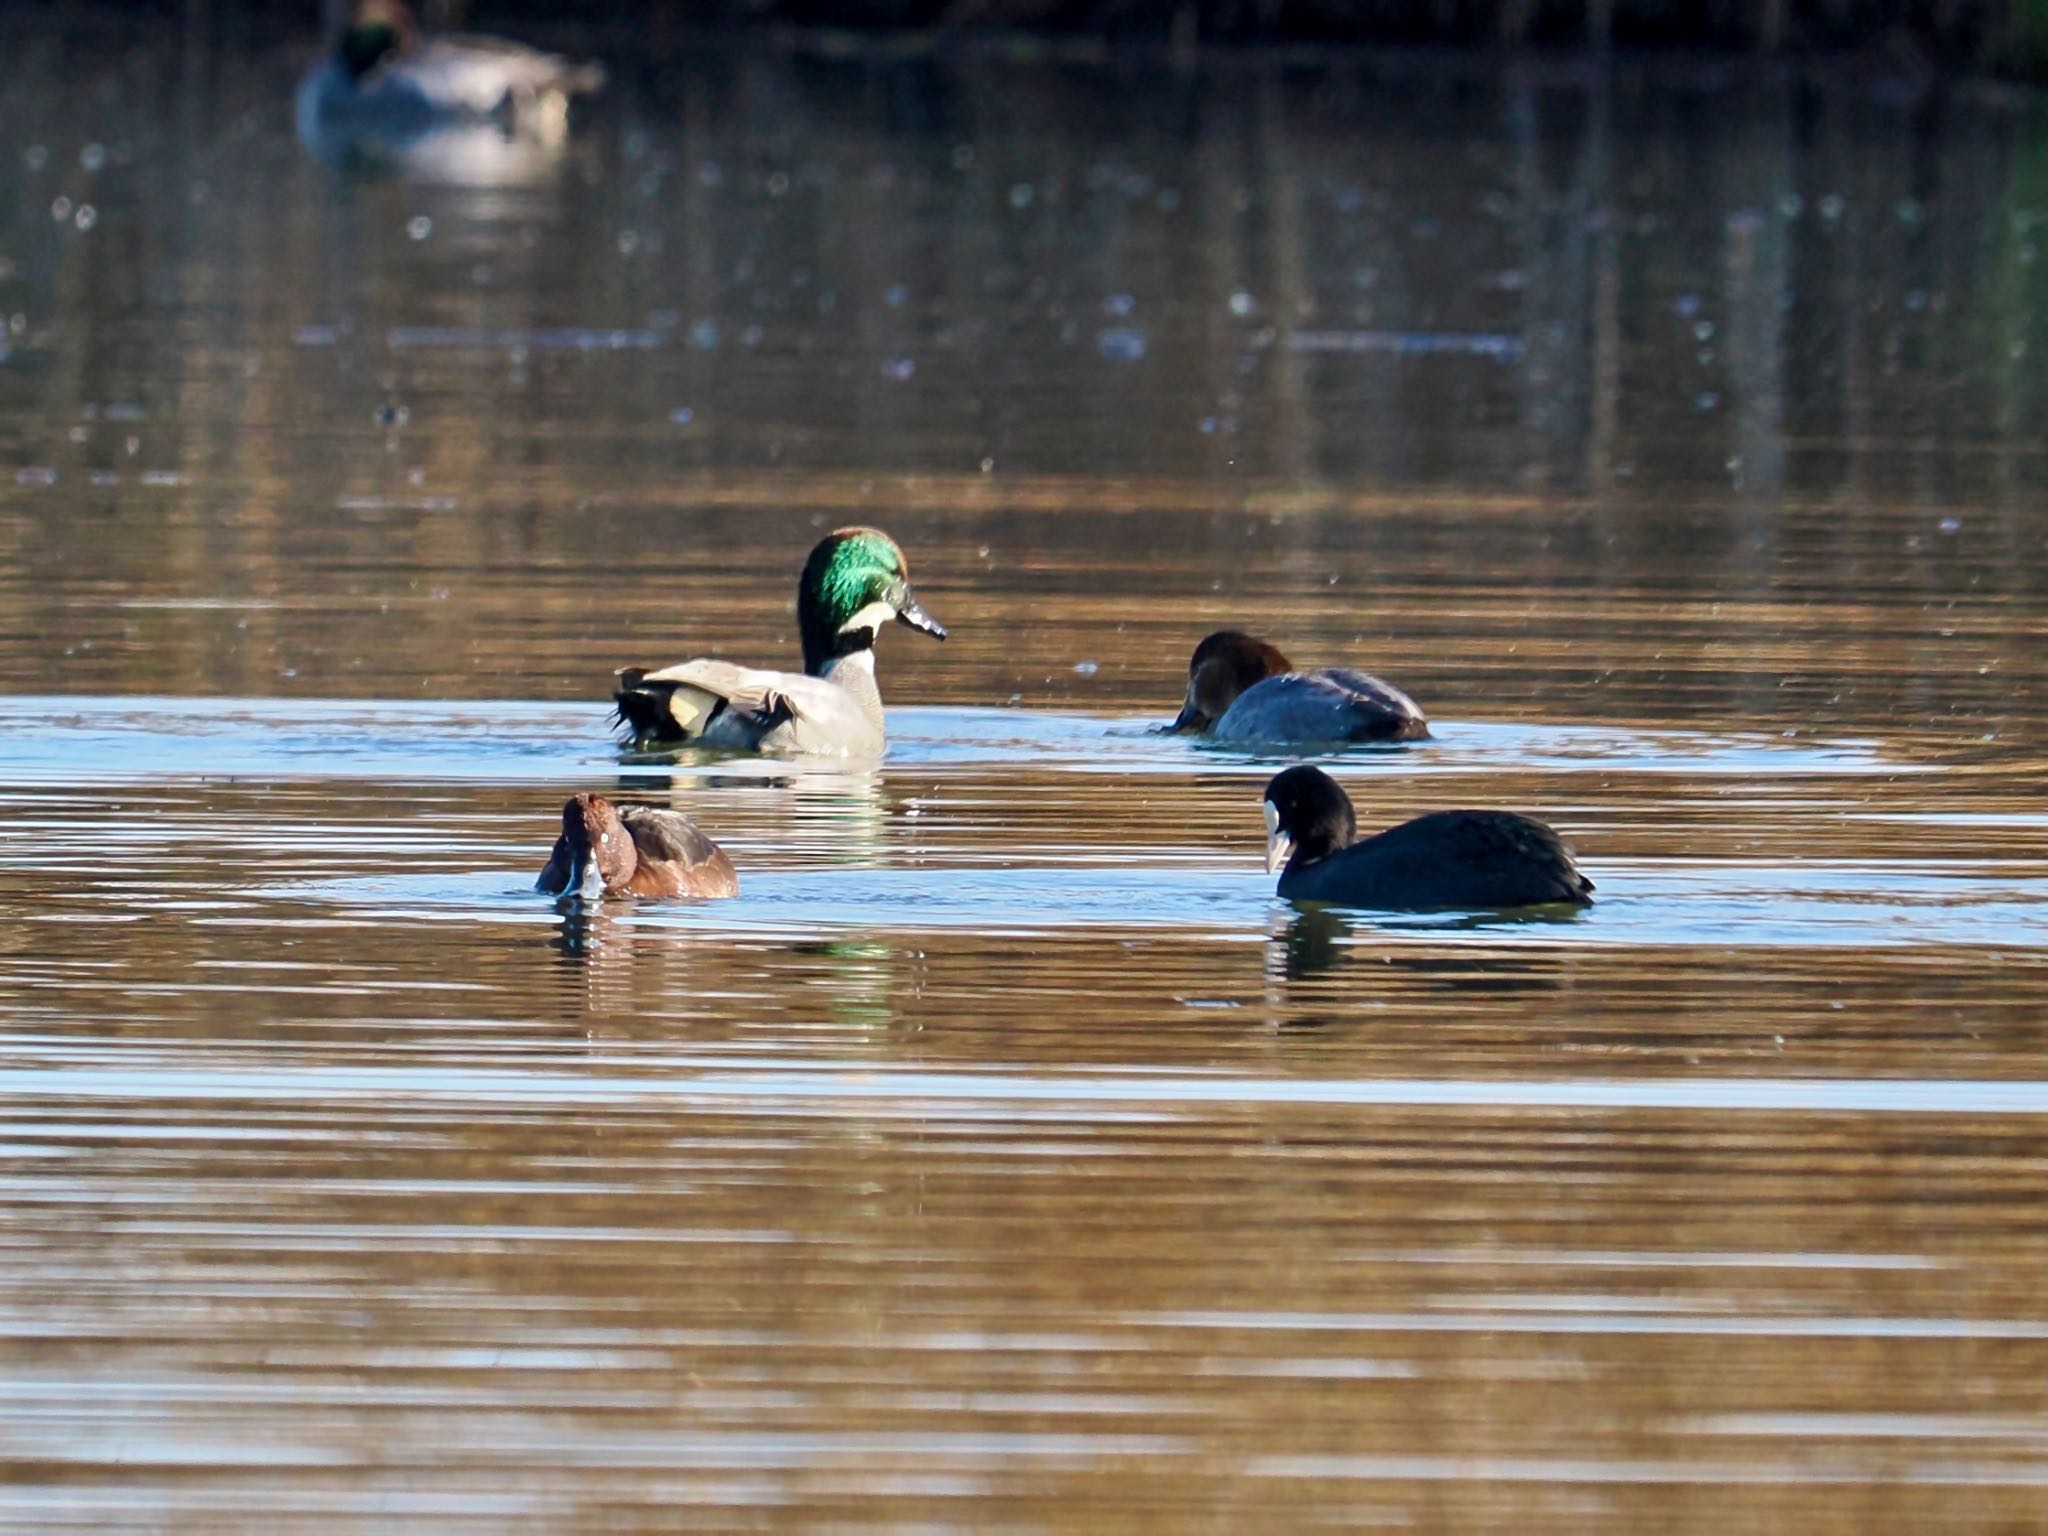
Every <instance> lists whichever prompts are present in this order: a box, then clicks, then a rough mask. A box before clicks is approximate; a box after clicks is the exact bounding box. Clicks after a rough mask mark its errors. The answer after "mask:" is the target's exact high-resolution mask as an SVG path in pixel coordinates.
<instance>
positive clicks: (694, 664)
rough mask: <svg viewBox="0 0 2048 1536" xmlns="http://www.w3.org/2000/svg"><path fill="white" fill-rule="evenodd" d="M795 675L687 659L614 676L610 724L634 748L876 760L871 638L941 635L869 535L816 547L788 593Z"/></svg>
mask: <svg viewBox="0 0 2048 1536" xmlns="http://www.w3.org/2000/svg"><path fill="white" fill-rule="evenodd" d="M796 617H797V629H798V631H799V632H800V633H801V635H802V637H803V648H804V669H803V671H801V672H763V671H757V670H755V669H754V668H752V667H741V666H735V665H734V664H733V663H731V662H729V661H715V660H712V659H711V658H709V657H699V658H698V659H697V660H695V661H684V662H678V663H677V664H676V665H675V666H672V667H663V668H662V669H661V670H660V671H658V672H650V671H648V670H647V669H645V668H643V667H625V668H622V669H621V670H620V671H619V674H618V678H619V687H618V692H617V693H615V694H614V695H613V697H614V698H615V699H616V700H617V702H618V714H617V719H618V722H619V723H620V724H622V725H624V726H627V727H628V728H630V730H631V732H632V740H633V742H634V744H635V745H638V746H643V747H645V746H657V747H659V746H703V747H727V748H732V749H735V750H738V751H744V752H771V753H811V754H818V755H824V756H836V757H876V756H879V755H880V754H881V751H882V746H883V741H884V733H883V727H882V692H881V689H880V688H879V687H877V686H876V683H875V637H876V636H877V635H878V634H879V633H880V632H881V629H882V626H883V625H884V624H886V623H888V622H889V621H890V620H891V619H894V620H895V621H896V622H897V623H899V624H907V625H909V626H910V627H911V628H912V629H921V630H923V631H924V632H925V633H926V634H928V635H930V636H931V637H932V638H933V639H935V640H943V639H945V638H946V629H945V626H944V625H943V624H941V623H939V621H938V620H937V619H935V618H933V617H932V616H931V615H930V614H928V613H926V612H925V611H924V609H923V608H922V607H921V606H920V605H919V603H918V601H917V598H916V597H915V596H914V595H913V594H912V593H911V590H910V579H909V566H908V563H907V562H906V561H905V560H904V558H903V551H902V550H901V549H899V548H897V546H896V541H895V540H894V539H892V538H890V537H889V536H888V535H887V534H886V533H883V532H882V531H881V530H880V529H879V528H840V529H837V530H835V531H834V532H832V533H830V534H827V535H826V536H825V537H824V538H823V539H820V540H819V541H818V544H817V547H816V548H815V549H813V550H812V551H811V556H810V559H808V560H806V561H805V562H804V570H803V575H802V576H800V577H799V578H798V579H797V588H796Z"/></svg>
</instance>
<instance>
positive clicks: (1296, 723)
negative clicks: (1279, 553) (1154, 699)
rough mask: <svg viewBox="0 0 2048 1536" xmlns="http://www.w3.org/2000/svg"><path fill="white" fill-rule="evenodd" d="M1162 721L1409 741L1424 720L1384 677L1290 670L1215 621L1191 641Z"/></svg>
mask: <svg viewBox="0 0 2048 1536" xmlns="http://www.w3.org/2000/svg"><path fill="white" fill-rule="evenodd" d="M1169 729H1171V730H1175V731H1191V732H1200V733H1204V734H1206V735H1208V736H1209V737H1211V738H1212V739H1213V740H1216V741H1244V742H1351V741H1416V740H1420V739H1421V738H1423V737H1426V736H1427V735H1429V722H1428V721H1427V720H1425V719H1424V718H1423V715H1422V711H1421V710H1420V709H1418V708H1416V705H1415V701H1414V700H1413V699H1411V698H1409V697H1408V695H1407V694H1405V693H1403V692H1402V691H1401V690H1400V689H1398V688H1396V687H1394V686H1393V685H1392V684H1391V683H1383V682H1381V681H1380V680H1379V679H1378V678H1376V677H1373V676H1370V675H1369V674H1367V673H1364V672H1359V671H1356V670H1354V669H1353V668H1350V667H1321V668H1318V669H1317V670H1316V671H1314V672H1297V671H1295V670H1294V667H1293V665H1292V663H1290V662H1289V661H1288V659H1287V658H1286V657H1285V656H1283V655H1281V654H1280V651H1279V649H1278V647H1276V646H1272V645H1269V644H1267V643H1266V642H1265V641H1264V640H1259V639H1255V638H1254V637H1253V636H1251V635H1247V634H1245V633H1243V632H1242V631H1241V630H1235V629H1219V630H1218V631H1217V632H1216V633H1215V634H1213V635H1210V636H1209V637H1208V638H1207V639H1205V640H1204V641H1203V642H1202V643H1201V644H1200V645H1198V646H1196V647H1195V654H1194V655H1193V656H1192V657H1191V658H1190V659H1189V661H1188V691H1187V697H1186V699H1185V700H1184V701H1183V703H1182V704H1181V710H1180V715H1179V718H1177V719H1176V720H1175V721H1174V722H1173V724H1172V726H1170V727H1169Z"/></svg>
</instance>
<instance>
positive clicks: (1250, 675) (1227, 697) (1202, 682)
mask: <svg viewBox="0 0 2048 1536" xmlns="http://www.w3.org/2000/svg"><path fill="white" fill-rule="evenodd" d="M1293 670H1294V669H1293V667H1292V666H1290V665H1289V664H1288V661H1287V658H1286V657H1285V656H1283V655H1281V654H1280V648H1279V647H1278V646H1274V645H1268V644H1267V643H1266V642H1265V641H1263V640H1261V639H1258V638H1257V637H1256V636H1253V635H1248V634H1246V633H1245V632H1244V631H1243V630H1241V629H1219V630H1217V631H1216V633H1215V634H1213V635H1210V636H1209V637H1207V638H1206V639H1205V640H1203V641H1202V643H1201V644H1200V645H1198V646H1196V647H1195V654H1194V655H1193V656H1191V657H1189V658H1188V691H1187V697H1186V699H1185V700H1184V701H1183V702H1182V704H1181V707H1180V718H1179V719H1177V720H1175V721H1174V722H1173V725H1172V729H1173V730H1176V731H1206V730H1207V729H1209V727H1210V726H1212V725H1214V724H1215V723H1216V722H1217V721H1218V720H1220V719H1221V718H1222V717H1223V712H1224V711H1225V710H1227V709H1229V708H1230V706H1231V705H1232V704H1234V703H1236V702H1237V696H1238V695H1239V694H1240V693H1243V692H1244V691H1245V689H1247V688H1249V687H1251V685H1252V684H1253V683H1257V682H1263V681H1264V680H1265V679H1267V678H1269V677H1278V676H1280V675H1281V674H1282V673H1284V672H1291V671H1293Z"/></svg>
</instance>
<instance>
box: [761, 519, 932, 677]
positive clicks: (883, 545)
mask: <svg viewBox="0 0 2048 1536" xmlns="http://www.w3.org/2000/svg"><path fill="white" fill-rule="evenodd" d="M796 616H797V626H798V628H800V629H801V630H802V631H803V640H804V670H805V671H806V672H808V673H810V674H811V675H812V676H814V677H815V676H816V675H817V674H818V673H820V672H822V671H823V670H824V669H825V665H826V663H827V662H830V661H831V660H832V659H833V658H835V657H838V656H848V655H851V654H852V653H853V652H855V651H864V650H866V649H868V647H870V646H872V645H873V644H874V643H875V636H876V635H877V634H878V633H880V632H881V628H882V626H883V625H884V624H886V623H888V622H889V620H891V619H894V620H896V622H897V623H899V624H908V625H909V626H910V627H911V628H912V629H921V630H923V631H924V632H925V633H926V634H928V635H930V636H932V637H933V638H934V639H937V640H943V639H945V638H946V627H945V626H944V625H943V624H941V623H940V622H939V621H938V620H937V619H935V618H933V617H932V616H931V615H930V614H928V613H926V612H925V611H924V609H923V608H922V607H920V606H919V605H918V601H917V598H916V597H915V596H914V595H913V594H912V592H911V590H910V566H909V562H908V561H906V560H905V559H904V558H903V551H902V550H900V549H898V548H897V547H896V541H895V540H894V539H892V538H890V537H889V535H887V534H886V533H884V532H882V530H881V529H879V528H839V529H835V530H834V531H833V532H831V533H829V534H827V535H826V536H825V537H824V538H822V539H820V540H819V541H818V547H817V548H816V549H813V550H812V551H811V558H810V559H808V560H806V561H805V562H804V573H803V575H802V577H801V578H799V580H798V582H797V589H796Z"/></svg>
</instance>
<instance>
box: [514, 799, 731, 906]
mask: <svg viewBox="0 0 2048 1536" xmlns="http://www.w3.org/2000/svg"><path fill="white" fill-rule="evenodd" d="M534 889H535V890H539V891H545V892H546V893H547V894H548V895H550V896H580V897H582V898H584V899H585V900H586V901H595V900H597V899H598V898H599V897H603V896H705V897H708V896H737V895H738V894H739V890H740V881H739V876H738V875H736V874H734V873H733V869H732V861H731V860H730V859H728V858H727V857H726V856H725V850H724V849H722V848H720V847H719V846H718V844H716V843H714V842H712V841H711V839H710V838H708V837H706V836H705V835H704V833H703V832H702V831H701V830H700V829H699V828H698V826H697V824H696V823H695V822H694V821H692V820H690V818H689V817H687V816H685V815H684V814H683V813H682V812H681V811H664V810H658V809H656V808H655V807H653V806H649V805H613V804H612V803H611V801H609V800H607V799H605V797H604V796H603V795H577V796H575V797H574V798H573V799H571V800H570V801H569V803H568V804H567V805H565V806H563V807H562V835H561V836H560V837H558V838H556V839H555V850H554V852H553V853H552V854H551V855H550V856H549V858H548V865H547V868H546V869H543V870H542V871H541V872H540V879H539V880H537V881H535V882H534Z"/></svg>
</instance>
